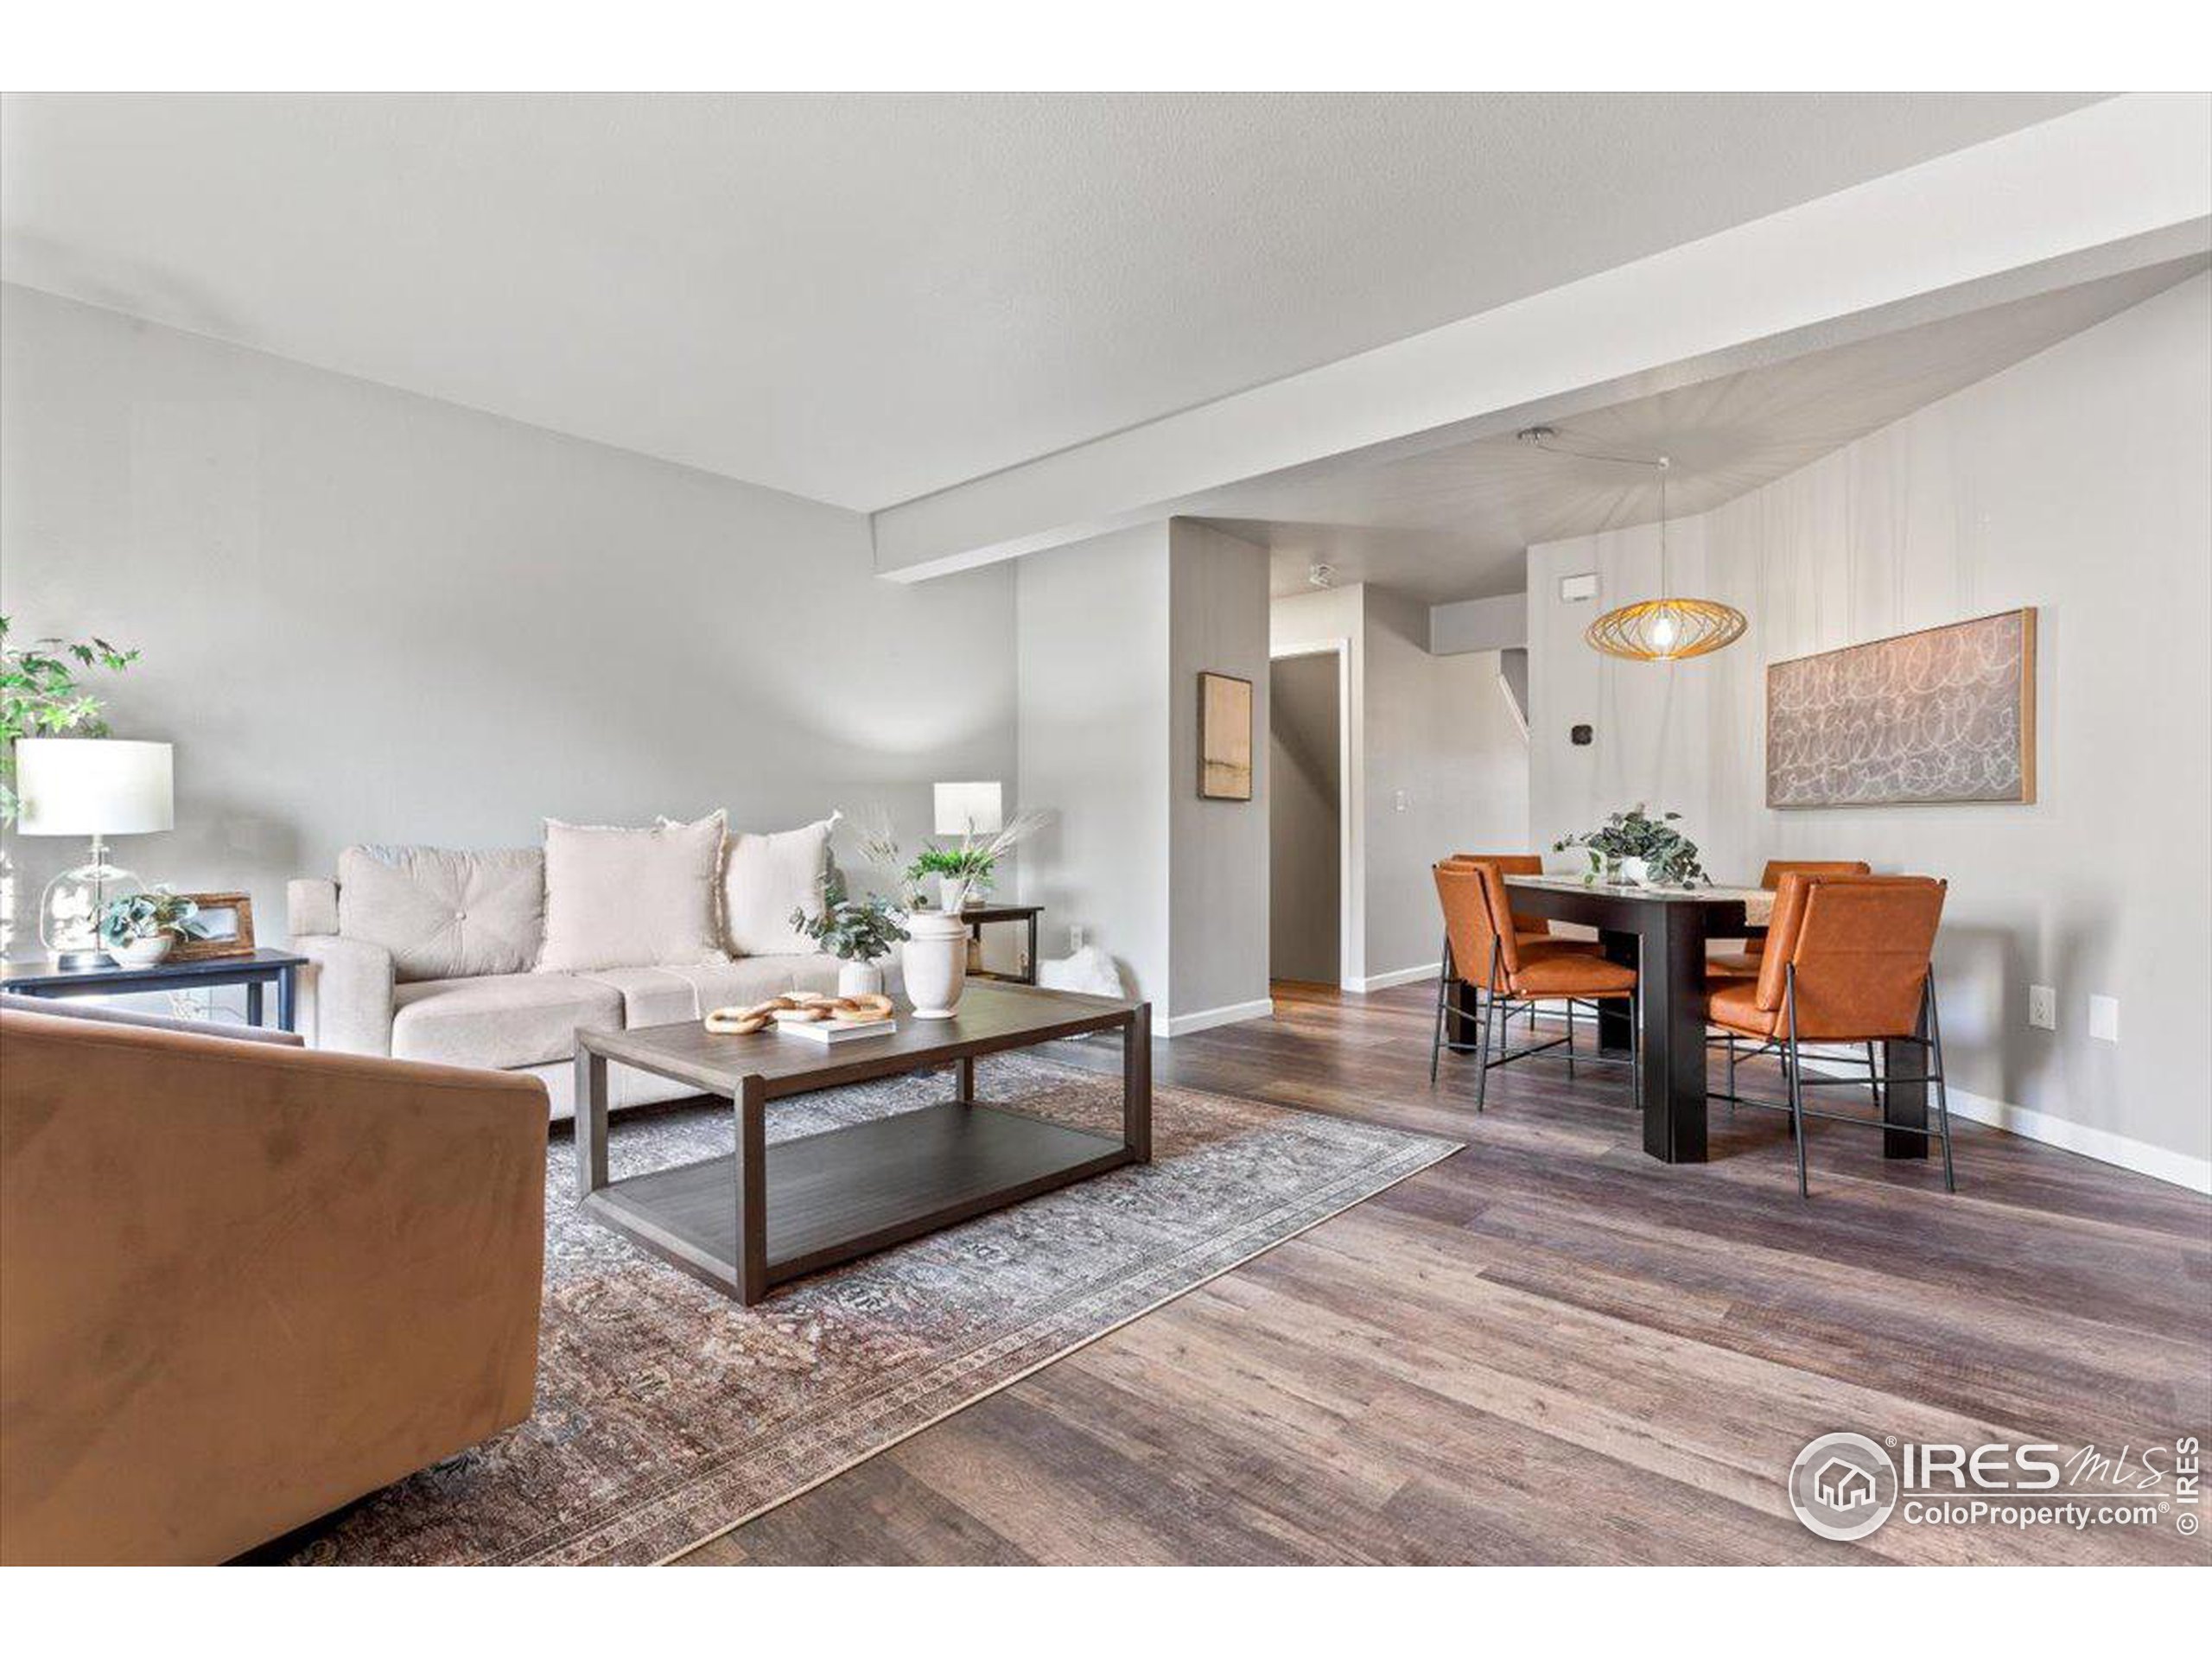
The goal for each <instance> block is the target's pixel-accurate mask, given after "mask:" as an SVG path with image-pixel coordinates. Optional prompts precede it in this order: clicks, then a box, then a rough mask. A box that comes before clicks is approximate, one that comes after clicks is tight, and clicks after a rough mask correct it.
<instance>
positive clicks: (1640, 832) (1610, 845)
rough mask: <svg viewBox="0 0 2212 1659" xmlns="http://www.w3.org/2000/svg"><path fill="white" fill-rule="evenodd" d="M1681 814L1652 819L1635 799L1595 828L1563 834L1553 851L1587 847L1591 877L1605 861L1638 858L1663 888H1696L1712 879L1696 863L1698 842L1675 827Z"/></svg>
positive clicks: (1676, 813) (1593, 878)
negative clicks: (1570, 834) (1623, 810)
mask: <svg viewBox="0 0 2212 1659" xmlns="http://www.w3.org/2000/svg"><path fill="white" fill-rule="evenodd" d="M1681 816H1682V815H1681V813H1679V812H1662V813H1661V814H1660V815H1659V816H1658V817H1656V818H1655V817H1651V816H1650V814H1649V813H1648V812H1646V811H1645V810H1644V808H1643V802H1641V801H1638V802H1637V804H1635V805H1634V806H1632V807H1630V809H1629V810H1627V811H1625V812H1616V813H1614V814H1613V815H1612V816H1611V817H1609V818H1607V819H1606V820H1605V823H1602V824H1600V825H1599V827H1598V828H1597V829H1588V830H1585V831H1583V832H1582V833H1581V834H1580V835H1574V836H1561V837H1560V839H1559V840H1557V841H1555V842H1553V843H1552V850H1553V851H1554V852H1555V853H1563V852H1565V851H1566V850H1567V849H1568V848H1570V847H1580V848H1583V849H1586V850H1587V851H1588V852H1589V854H1590V855H1591V857H1590V862H1591V872H1590V879H1591V880H1595V879H1596V878H1597V875H1598V873H1599V868H1601V867H1602V866H1603V865H1604V864H1605V863H1608V862H1610V861H1613V860H1616V859H1623V858H1640V859H1642V860H1643V861H1644V862H1645V863H1647V864H1649V866H1650V867H1651V879H1652V880H1654V881H1656V882H1657V883H1658V884H1659V885H1660V886H1662V887H1698V886H1700V885H1701V884H1703V883H1705V882H1707V881H1708V880H1710V879H1711V878H1709V877H1708V876H1707V874H1706V873H1705V866H1704V865H1702V864H1700V862H1698V849H1697V843H1696V842H1694V841H1692V840H1691V839H1690V838H1689V837H1688V836H1686V835H1684V834H1683V833H1682V832H1681V830H1679V829H1675V827H1674V826H1675V821H1676V820H1677V819H1679V818H1680V817H1681Z"/></svg>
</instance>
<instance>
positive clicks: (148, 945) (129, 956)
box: [107, 933, 176, 968]
mask: <svg viewBox="0 0 2212 1659" xmlns="http://www.w3.org/2000/svg"><path fill="white" fill-rule="evenodd" d="M175 943H176V936H175V934H172V933H156V934H155V935H154V937H153V938H150V939H133V940H131V941H130V944H124V945H112V944H111V945H110V946H108V948H107V953H108V955H110V956H111V957H114V958H115V960H116V964H117V966H118V967H123V968H151V967H152V966H153V965H154V964H155V963H158V962H160V961H161V960H162V958H163V957H167V956H168V953H169V947H170V946H172V945H174V944H175Z"/></svg>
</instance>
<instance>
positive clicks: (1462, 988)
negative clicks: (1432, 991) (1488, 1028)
mask: <svg viewBox="0 0 2212 1659" xmlns="http://www.w3.org/2000/svg"><path fill="white" fill-rule="evenodd" d="M1481 995H1482V992H1481V990H1480V989H1479V988H1478V987H1476V986H1475V985H1473V984H1472V983H1471V982H1468V981H1466V980H1464V979H1453V980H1447V981H1446V982H1445V986H1444V1040H1445V1041H1446V1042H1447V1043H1452V1044H1454V1045H1464V1046H1466V1047H1468V1048H1472V1047H1473V1046H1475V1044H1476V1042H1477V1041H1478V1039H1479V1038H1480V1035H1481V1032H1482V1021H1481V1020H1479V1019H1478V1018H1477V1017H1476V1015H1475V1004H1476V1001H1477V1000H1478V998H1479V997H1480V996H1481Z"/></svg>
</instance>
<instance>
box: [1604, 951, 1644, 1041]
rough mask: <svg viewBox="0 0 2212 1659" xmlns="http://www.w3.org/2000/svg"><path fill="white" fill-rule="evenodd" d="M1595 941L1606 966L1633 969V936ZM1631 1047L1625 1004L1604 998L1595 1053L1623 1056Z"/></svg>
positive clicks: (1627, 1009) (1617, 999)
mask: <svg viewBox="0 0 2212 1659" xmlns="http://www.w3.org/2000/svg"><path fill="white" fill-rule="evenodd" d="M1598 938H1599V941H1600V943H1601V944H1603V945H1604V947H1605V959H1606V960H1607V961H1608V962H1618V963H1621V964H1622V965H1623V966H1624V967H1628V968H1633V967H1635V966H1636V957H1637V937H1636V935H1635V934H1633V933H1614V932H1610V931H1607V932H1601V933H1599V935H1598ZM1633 1046H1634V1045H1633V1044H1632V1043H1631V1041H1630V1036H1629V1007H1628V1004H1627V1003H1626V1002H1624V1001H1622V1000H1621V999H1620V998H1618V997H1606V998H1605V999H1604V1000H1602V1001H1599V1004H1598V1052H1599V1053H1601V1054H1625V1053H1627V1052H1629V1050H1630V1048H1631V1047H1633Z"/></svg>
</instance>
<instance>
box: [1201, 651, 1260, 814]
mask: <svg viewBox="0 0 2212 1659" xmlns="http://www.w3.org/2000/svg"><path fill="white" fill-rule="evenodd" d="M1198 798H1199V799H1200V800H1205V801H1249V800H1250V799H1251V798H1252V682H1251V681H1249V680H1241V679H1239V678H1237V677H1236V676H1235V675H1234V674H1213V673H1207V672H1204V671H1201V672H1200V674H1199V675H1198Z"/></svg>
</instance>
